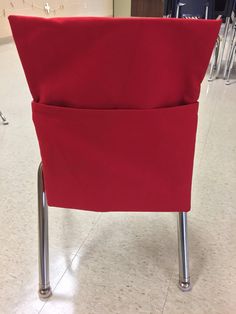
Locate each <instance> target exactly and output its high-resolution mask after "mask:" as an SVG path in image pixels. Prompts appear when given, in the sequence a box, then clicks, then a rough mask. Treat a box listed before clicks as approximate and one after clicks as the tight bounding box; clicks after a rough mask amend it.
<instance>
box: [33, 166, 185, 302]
mask: <svg viewBox="0 0 236 314" xmlns="http://www.w3.org/2000/svg"><path fill="white" fill-rule="evenodd" d="M38 224H39V297H40V298H41V299H47V298H49V297H50V296H51V295H52V290H51V287H50V280H49V243H48V205H47V198H46V192H45V187H44V179H43V168H42V163H40V165H39V168H38ZM187 236H188V235H187V213H186V212H180V213H178V253H179V288H180V289H181V290H182V291H183V292H185V291H189V290H191V284H190V274H189V258H188V253H189V252H188V239H187Z"/></svg>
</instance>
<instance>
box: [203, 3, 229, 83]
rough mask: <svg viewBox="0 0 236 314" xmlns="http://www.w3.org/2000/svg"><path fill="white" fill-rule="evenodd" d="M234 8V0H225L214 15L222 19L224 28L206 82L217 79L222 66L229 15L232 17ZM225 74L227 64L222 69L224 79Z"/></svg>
mask: <svg viewBox="0 0 236 314" xmlns="http://www.w3.org/2000/svg"><path fill="white" fill-rule="evenodd" d="M234 6H235V0H226V1H225V5H224V9H223V10H222V7H221V6H219V7H218V8H216V11H215V14H217V15H218V16H220V17H222V18H224V20H225V26H224V32H223V35H222V36H221V37H219V39H218V41H217V45H216V48H215V51H214V60H212V63H211V68H210V73H209V78H208V81H213V80H214V79H215V78H218V77H219V75H220V70H221V65H222V61H223V57H224V53H225V47H226V42H227V37H228V33H229V28H230V21H231V15H232V12H233V9H234ZM220 9H221V10H222V11H221V10H220ZM226 72H227V64H226V65H225V67H224V77H225V76H226Z"/></svg>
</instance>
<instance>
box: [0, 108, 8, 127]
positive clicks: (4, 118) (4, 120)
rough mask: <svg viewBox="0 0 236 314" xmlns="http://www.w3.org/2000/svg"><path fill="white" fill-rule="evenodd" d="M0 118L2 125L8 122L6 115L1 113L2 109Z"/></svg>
mask: <svg viewBox="0 0 236 314" xmlns="http://www.w3.org/2000/svg"><path fill="white" fill-rule="evenodd" d="M0 118H1V119H2V123H3V125H7V124H9V122H8V121H7V119H6V117H5V116H4V115H3V113H2V111H0Z"/></svg>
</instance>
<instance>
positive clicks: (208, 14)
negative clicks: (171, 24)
mask: <svg viewBox="0 0 236 314" xmlns="http://www.w3.org/2000/svg"><path fill="white" fill-rule="evenodd" d="M172 5H173V7H172V16H173V17H179V18H198V19H213V18H214V6H215V1H214V0H197V1H196V0H183V1H181V0H173V1H172Z"/></svg>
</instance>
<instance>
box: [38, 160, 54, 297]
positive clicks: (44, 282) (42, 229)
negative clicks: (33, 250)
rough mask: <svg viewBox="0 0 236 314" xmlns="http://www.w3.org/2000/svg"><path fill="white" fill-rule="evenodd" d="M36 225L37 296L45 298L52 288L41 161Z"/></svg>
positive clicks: (46, 210) (49, 294)
mask: <svg viewBox="0 0 236 314" xmlns="http://www.w3.org/2000/svg"><path fill="white" fill-rule="evenodd" d="M38 227H39V231H38V232H39V297H40V298H42V299H46V298H48V297H50V296H51V294H52V290H51V287H50V281H49V247H48V206H47V198H46V192H45V189H44V179H43V168H42V163H41V164H40V165H39V169H38Z"/></svg>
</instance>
